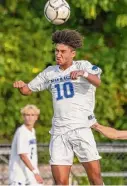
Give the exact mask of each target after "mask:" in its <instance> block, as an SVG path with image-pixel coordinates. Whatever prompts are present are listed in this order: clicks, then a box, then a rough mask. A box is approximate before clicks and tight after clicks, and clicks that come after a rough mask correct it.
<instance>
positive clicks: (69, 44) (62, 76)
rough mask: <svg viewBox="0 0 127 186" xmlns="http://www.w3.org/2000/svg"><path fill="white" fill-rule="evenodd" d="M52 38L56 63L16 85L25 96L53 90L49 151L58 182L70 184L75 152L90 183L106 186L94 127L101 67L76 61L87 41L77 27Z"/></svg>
mask: <svg viewBox="0 0 127 186" xmlns="http://www.w3.org/2000/svg"><path fill="white" fill-rule="evenodd" d="M52 41H53V43H54V44H55V58H56V65H54V66H49V67H48V68H46V69H45V70H44V71H42V72H41V73H40V74H39V75H37V77H35V79H33V80H32V81H31V82H30V83H28V84H26V83H24V82H23V81H16V82H15V83H14V85H13V86H14V87H15V88H18V89H19V90H20V92H21V94H23V95H29V94H31V93H32V92H36V91H43V90H44V89H49V90H50V91H51V93H52V98H53V108H54V116H53V119H52V129H51V131H50V133H51V141H50V149H49V150H50V156H51V159H50V164H51V169H52V174H53V177H54V180H55V184H57V185H68V184H69V174H70V170H71V166H72V164H73V157H74V153H75V154H76V156H77V157H78V159H79V161H80V162H81V163H82V165H83V166H84V168H85V170H86V172H87V175H88V178H89V181H90V184H91V185H103V180H102V177H101V168H100V163H99V159H100V156H99V154H98V151H97V148H96V143H95V140H94V136H93V134H92V131H91V129H90V127H91V125H92V124H94V123H96V119H95V116H94V114H93V110H94V104H95V91H96V87H98V86H99V85H100V83H101V80H100V74H101V69H100V68H99V67H97V66H95V65H92V64H91V63H90V62H88V61H85V60H80V61H74V60H73V58H74V57H75V56H76V49H77V48H80V47H82V41H83V40H82V37H81V35H80V34H79V33H78V32H76V31H75V30H61V31H56V32H55V33H53V35H52Z"/></svg>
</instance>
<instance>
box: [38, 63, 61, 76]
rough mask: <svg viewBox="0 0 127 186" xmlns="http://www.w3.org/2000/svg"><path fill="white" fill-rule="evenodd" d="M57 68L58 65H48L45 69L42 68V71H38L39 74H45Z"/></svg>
mask: <svg viewBox="0 0 127 186" xmlns="http://www.w3.org/2000/svg"><path fill="white" fill-rule="evenodd" d="M57 69H58V65H52V66H48V67H47V68H46V69H44V70H43V71H42V72H40V75H47V74H50V73H52V72H56V71H57Z"/></svg>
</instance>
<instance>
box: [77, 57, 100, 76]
mask: <svg viewBox="0 0 127 186" xmlns="http://www.w3.org/2000/svg"><path fill="white" fill-rule="evenodd" d="M74 64H75V65H76V67H77V68H78V69H80V70H86V71H87V72H89V73H91V74H101V73H102V70H101V69H100V67H98V66H97V65H94V64H92V63H91V62H89V61H87V60H79V61H74Z"/></svg>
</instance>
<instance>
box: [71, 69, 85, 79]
mask: <svg viewBox="0 0 127 186" xmlns="http://www.w3.org/2000/svg"><path fill="white" fill-rule="evenodd" d="M83 74H84V71H83V70H77V71H72V72H71V73H70V77H71V79H77V78H78V77H79V76H82V75H83Z"/></svg>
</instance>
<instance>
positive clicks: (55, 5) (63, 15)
mask: <svg viewBox="0 0 127 186" xmlns="http://www.w3.org/2000/svg"><path fill="white" fill-rule="evenodd" d="M44 15H45V17H46V18H47V20H48V21H50V22H51V23H53V24H55V25H61V24H63V23H65V22H66V21H67V20H68V19H69V17H70V6H69V4H68V3H67V2H66V1H65V0H49V1H48V2H47V3H46V5H45V7H44Z"/></svg>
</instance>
